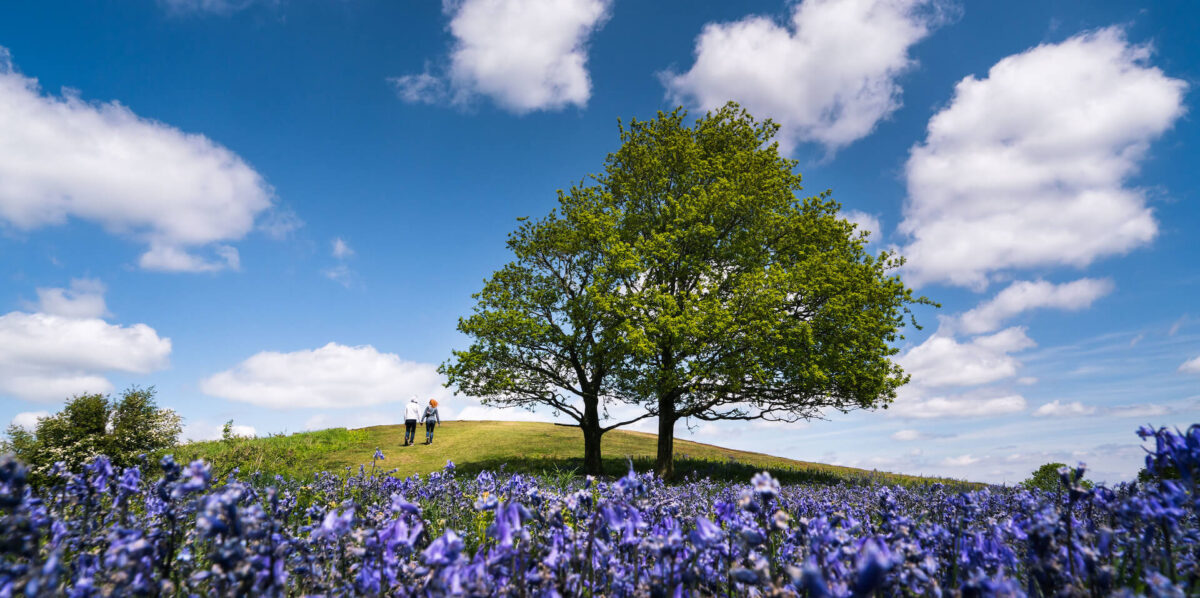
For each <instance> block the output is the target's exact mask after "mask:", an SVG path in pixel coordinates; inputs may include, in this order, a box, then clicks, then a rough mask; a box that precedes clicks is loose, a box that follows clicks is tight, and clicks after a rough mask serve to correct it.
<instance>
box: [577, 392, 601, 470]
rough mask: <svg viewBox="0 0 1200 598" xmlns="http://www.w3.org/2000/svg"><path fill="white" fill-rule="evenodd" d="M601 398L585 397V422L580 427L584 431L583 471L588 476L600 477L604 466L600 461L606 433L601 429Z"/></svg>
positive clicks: (580, 423)
mask: <svg viewBox="0 0 1200 598" xmlns="http://www.w3.org/2000/svg"><path fill="white" fill-rule="evenodd" d="M598 403H599V397H588V396H585V397H584V399H583V421H581V422H579V427H580V428H581V429H582V430H583V470H584V473H586V474H587V475H600V474H601V473H603V469H604V465H603V462H602V461H601V460H600V438H601V437H602V436H603V435H604V432H603V431H602V430H601V429H600V410H599V407H598Z"/></svg>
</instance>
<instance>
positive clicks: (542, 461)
mask: <svg viewBox="0 0 1200 598" xmlns="http://www.w3.org/2000/svg"><path fill="white" fill-rule="evenodd" d="M631 463H632V465H633V469H634V471H636V472H638V473H644V472H647V471H654V459H652V458H649V457H638V458H633V459H625V458H617V457H609V458H605V459H603V460H602V464H603V472H604V473H603V476H604V477H606V478H610V479H615V478H619V477H621V476H624V475H625V474H626V473H628V472H629V467H630V464H631ZM454 465H455V469H456V471H457V473H458V474H459V475H467V476H474V475H476V474H478V473H479V472H482V471H492V472H495V471H501V470H503V471H506V472H510V473H521V474H526V475H536V476H552V477H562V476H564V475H571V476H580V477H582V476H583V471H584V469H583V459H582V458H551V457H510V458H504V459H482V460H478V461H471V462H468V463H455V464H454ZM764 470H765V471H768V472H770V474H771V476H772V477H774V478H775V479H777V480H779V482H780V483H782V484H816V485H823V486H835V485H844V484H852V485H864V486H866V485H875V484H886V485H896V484H899V485H905V486H914V485H927V484H933V483H942V484H947V485H952V486H953V485H962V486H963V487H964V488H965V489H966V488H971V487H973V486H974V485H973V484H968V483H966V482H955V481H948V480H943V479H933V478H916V477H911V476H896V475H892V474H884V473H877V472H866V471H864V472H861V473H856V472H853V471H846V472H842V471H837V470H828V469H818V468H815V467H814V468H798V467H767V468H763V467H760V466H755V465H751V464H748V463H741V462H738V461H735V460H732V459H727V460H718V459H696V458H689V457H684V458H679V459H676V460H675V478H674V479H673V480H671V483H685V482H687V481H689V480H693V479H703V478H708V479H711V480H714V481H718V482H727V483H731V484H748V483H749V482H750V478H751V477H753V476H754V474H756V473H759V472H760V471H764Z"/></svg>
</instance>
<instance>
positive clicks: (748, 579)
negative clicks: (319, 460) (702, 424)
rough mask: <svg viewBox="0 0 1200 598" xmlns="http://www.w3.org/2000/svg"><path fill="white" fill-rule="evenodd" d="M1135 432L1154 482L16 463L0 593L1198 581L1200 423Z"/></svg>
mask: <svg viewBox="0 0 1200 598" xmlns="http://www.w3.org/2000/svg"><path fill="white" fill-rule="evenodd" d="M1139 433H1140V434H1141V435H1142V436H1143V437H1144V438H1154V439H1155V442H1156V450H1155V451H1154V452H1152V453H1150V454H1149V455H1148V456H1147V460H1146V464H1147V470H1148V471H1149V472H1150V474H1152V476H1154V478H1155V479H1154V481H1151V482H1146V483H1141V484H1122V485H1119V486H1117V487H1114V488H1105V487H1100V488H1096V489H1090V488H1085V487H1083V486H1081V485H1079V484H1078V483H1076V480H1082V479H1083V476H1082V475H1081V474H1082V466H1080V468H1077V469H1075V470H1068V469H1064V470H1063V471H1062V472H1061V473H1062V480H1063V488H1062V490H1061V491H1059V492H1044V491H1040V490H1037V491H1027V490H1024V489H1013V488H987V489H982V490H977V491H972V492H955V491H952V490H950V489H948V488H945V487H942V486H938V485H931V486H927V487H916V488H906V487H897V486H893V487H887V486H851V485H842V486H833V487H828V486H813V485H809V486H783V487H781V486H780V484H779V483H778V482H777V481H776V480H774V479H773V478H772V477H771V476H769V475H767V474H765V473H764V474H759V475H757V476H754V478H753V479H752V480H751V481H750V483H749V485H728V484H722V483H717V482H714V481H711V480H708V479H700V480H690V481H688V482H686V483H684V484H680V485H666V484H664V483H662V482H661V481H660V480H659V479H657V478H655V477H653V476H651V475H637V474H634V473H633V472H630V473H629V475H627V476H625V477H623V478H620V479H617V480H615V481H598V480H593V479H588V480H586V481H579V482H577V483H569V484H567V485H565V486H563V485H557V486H556V485H552V484H550V483H547V482H539V480H538V479H537V478H532V477H528V476H523V475H510V474H505V473H503V472H497V473H492V472H484V473H481V474H479V475H478V476H476V477H475V478H473V479H460V478H459V477H458V476H456V474H455V469H454V466H453V464H448V465H447V467H446V468H445V470H443V471H441V472H438V473H434V474H431V475H429V476H427V477H425V478H423V479H422V478H418V477H416V476H414V477H411V478H408V479H399V478H396V477H394V476H391V475H387V474H385V473H383V472H379V471H378V470H377V469H376V466H375V464H374V463H373V465H372V467H371V468H370V469H369V470H368V469H366V468H360V470H359V471H358V472H357V473H353V472H347V475H332V474H321V475H318V476H316V477H315V479H313V480H309V481H289V480H284V479H281V478H275V479H261V478H259V477H258V476H254V475H251V476H245V477H241V478H239V477H238V476H236V475H231V476H230V477H229V479H226V480H217V481H214V480H213V479H211V474H210V469H209V467H208V466H207V465H206V464H204V463H202V462H199V461H197V462H195V463H192V464H190V465H187V466H181V465H180V464H178V463H176V462H175V461H174V460H173V459H172V458H171V457H166V458H164V459H162V461H161V462H160V463H158V464H156V465H153V466H150V465H148V464H147V465H144V466H143V467H140V468H137V467H135V468H129V469H124V470H116V469H114V468H113V467H112V466H111V464H110V463H109V461H108V460H107V459H105V458H99V459H96V460H95V461H93V462H92V463H91V464H90V465H89V466H88V467H87V470H86V471H85V472H84V473H81V474H69V473H66V472H60V473H59V475H58V476H57V479H60V480H61V483H59V484H57V485H56V486H53V487H51V488H45V489H39V490H38V491H36V492H35V491H34V490H33V489H32V488H31V487H29V486H28V484H27V482H26V472H25V470H24V468H23V467H22V466H21V465H20V464H19V463H17V462H15V461H13V460H12V459H9V458H5V459H3V460H0V598H7V597H9V596H43V595H45V596H51V595H53V596H59V595H67V596H77V597H84V596H127V595H152V596H163V595H167V596H182V595H187V596H196V595H219V596H234V595H236V596H246V595H259V596H264V597H272V596H285V595H286V596H293V595H370V596H373V595H388V596H415V595H421V596H442V595H470V596H484V595H488V596H490V595H506V596H576V595H583V594H589V595H606V596H708V595H754V596H814V597H825V596H910V595H912V596H935V595H937V596H943V595H953V596H1083V595H1092V596H1098V595H1118V596H1135V595H1154V596H1186V595H1197V593H1198V592H1200V565H1198V563H1200V525H1198V516H1200V494H1197V488H1196V483H1197V478H1198V476H1200V425H1197V426H1192V427H1191V428H1189V429H1188V430H1187V431H1186V432H1180V431H1178V430H1169V429H1165V428H1164V429H1158V430H1152V429H1145V428H1144V429H1142V430H1140V431H1139ZM382 458H383V454H382V453H380V452H377V453H376V454H375V459H376V461H378V460H379V459H382ZM151 471H153V473H151ZM388 473H390V472H388Z"/></svg>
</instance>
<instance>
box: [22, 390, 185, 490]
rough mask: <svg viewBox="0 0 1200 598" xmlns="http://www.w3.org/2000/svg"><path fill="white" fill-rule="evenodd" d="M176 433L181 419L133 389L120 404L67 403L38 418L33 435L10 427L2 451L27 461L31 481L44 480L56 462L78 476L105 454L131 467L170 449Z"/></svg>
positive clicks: (97, 399) (149, 393) (84, 399)
mask: <svg viewBox="0 0 1200 598" xmlns="http://www.w3.org/2000/svg"><path fill="white" fill-rule="evenodd" d="M180 431H181V425H180V417H179V416H178V415H177V414H176V413H175V412H174V411H172V410H170V409H160V408H158V407H157V406H156V405H155V402H154V388H153V387H151V388H146V389H141V388H136V387H135V388H130V389H129V390H126V391H125V393H124V394H123V395H122V396H121V398H120V400H112V399H109V397H108V396H106V395H102V394H86V395H79V396H76V397H74V398H71V399H69V400H68V401H67V404H66V405H64V406H63V408H62V410H61V411H59V412H58V413H56V414H54V415H51V416H49V417H43V418H40V419H39V420H38V422H37V425H36V426H35V428H34V430H32V431H30V430H26V429H24V428H22V427H20V426H17V425H15V424H14V425H10V426H9V427H8V439H7V440H6V441H5V442H4V446H3V447H0V448H2V449H3V450H4V452H11V453H13V454H15V455H16V456H17V458H18V459H20V460H21V461H23V462H25V463H26V464H27V465H28V466H29V468H30V470H31V471H32V472H33V473H34V475H35V481H39V480H40V481H45V479H46V478H45V476H46V475H47V474H48V473H49V472H50V469H51V468H52V467H53V465H54V464H55V463H58V462H62V463H63V464H64V465H65V466H66V467H67V469H68V470H71V471H79V469H80V468H81V467H82V466H83V465H84V464H85V463H88V462H89V461H91V460H93V459H95V458H96V457H98V456H100V455H106V456H108V458H109V459H110V460H111V461H112V463H113V465H116V466H118V467H128V466H131V465H135V464H137V462H138V457H139V456H140V455H142V454H148V453H153V452H155V451H159V450H162V449H165V448H169V447H171V446H174V445H175V444H176V441H177V440H178V438H179V433H180Z"/></svg>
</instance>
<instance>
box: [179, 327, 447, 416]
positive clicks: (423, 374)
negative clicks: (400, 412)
mask: <svg viewBox="0 0 1200 598" xmlns="http://www.w3.org/2000/svg"><path fill="white" fill-rule="evenodd" d="M442 383H443V378H442V376H441V375H440V374H438V373H437V367H436V366H434V365H433V364H428V363H417V362H413V361H405V360H403V359H400V357H399V356H398V355H396V354H394V353H381V352H380V351H378V350H377V349H375V347H372V346H370V345H363V346H358V347H350V346H346V345H342V344H338V343H329V344H327V345H325V346H324V347H321V348H319V349H306V350H300V351H293V352H290V353H280V352H276V351H263V352H261V353H257V354H255V355H253V356H251V357H250V358H248V359H246V360H245V361H243V362H241V363H239V364H238V365H237V366H235V367H233V368H231V369H229V370H225V371H223V372H219V373H217V374H214V375H212V376H209V377H208V378H205V379H204V380H202V381H201V383H200V389H201V390H202V391H203V392H204V393H205V394H208V395H211V396H215V397H222V398H226V399H230V400H234V401H242V402H246V403H251V404H254V405H260V406H263V407H270V408H273V409H299V408H351V407H367V406H373V405H382V404H385V403H396V402H401V401H407V400H408V398H409V397H410V396H413V395H417V396H418V397H420V398H421V399H422V400H424V399H427V398H430V397H433V398H437V399H439V400H441V399H443V398H447V397H449V396H450V394H451V393H450V391H448V390H447V389H445V388H443V387H442Z"/></svg>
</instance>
